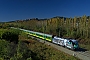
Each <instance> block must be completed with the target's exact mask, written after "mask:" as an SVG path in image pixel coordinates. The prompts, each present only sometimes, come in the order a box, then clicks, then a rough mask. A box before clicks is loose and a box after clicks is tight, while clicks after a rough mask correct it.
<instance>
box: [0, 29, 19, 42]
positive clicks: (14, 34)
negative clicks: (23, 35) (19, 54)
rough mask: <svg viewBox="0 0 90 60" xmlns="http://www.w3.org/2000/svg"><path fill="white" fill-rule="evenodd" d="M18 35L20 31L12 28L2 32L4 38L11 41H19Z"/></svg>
mask: <svg viewBox="0 0 90 60" xmlns="http://www.w3.org/2000/svg"><path fill="white" fill-rule="evenodd" d="M18 36H19V32H18V31H15V30H10V31H5V32H4V33H3V34H2V39H5V40H7V41H10V42H15V43H18Z"/></svg>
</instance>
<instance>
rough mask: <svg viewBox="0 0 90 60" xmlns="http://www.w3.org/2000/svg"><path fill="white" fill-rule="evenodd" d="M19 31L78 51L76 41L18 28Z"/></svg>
mask: <svg viewBox="0 0 90 60" xmlns="http://www.w3.org/2000/svg"><path fill="white" fill-rule="evenodd" d="M12 28H13V27H12ZM19 30H21V31H24V32H25V33H26V34H28V35H31V36H33V37H37V38H40V39H43V40H45V41H49V42H51V43H54V44H57V45H60V46H63V47H66V48H68V49H71V50H77V49H79V44H78V41H77V40H75V39H68V38H60V37H57V36H55V35H50V34H45V33H41V32H35V31H30V30H26V29H21V28H19Z"/></svg>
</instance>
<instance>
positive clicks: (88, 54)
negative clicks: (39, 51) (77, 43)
mask: <svg viewBox="0 0 90 60" xmlns="http://www.w3.org/2000/svg"><path fill="white" fill-rule="evenodd" d="M32 38H34V39H36V40H38V41H39V42H41V43H45V44H48V45H49V46H52V47H54V48H56V49H58V50H60V51H63V52H65V53H67V54H69V55H72V56H74V57H77V58H80V59H81V60H90V51H87V50H85V49H82V48H80V50H78V51H72V50H69V49H67V48H64V47H61V46H59V45H56V44H53V43H50V42H47V41H44V40H42V39H39V38H35V37H32Z"/></svg>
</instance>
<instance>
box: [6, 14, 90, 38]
mask: <svg viewBox="0 0 90 60" xmlns="http://www.w3.org/2000/svg"><path fill="white" fill-rule="evenodd" d="M7 25H9V26H14V27H19V28H25V29H28V30H33V31H37V32H42V33H48V34H52V35H56V36H59V37H68V38H74V39H79V38H80V39H89V38H90V36H89V35H90V17H89V16H86V15H84V16H82V17H74V18H65V17H54V18H50V19H44V20H39V19H33V20H30V19H27V20H20V21H15V22H8V23H7Z"/></svg>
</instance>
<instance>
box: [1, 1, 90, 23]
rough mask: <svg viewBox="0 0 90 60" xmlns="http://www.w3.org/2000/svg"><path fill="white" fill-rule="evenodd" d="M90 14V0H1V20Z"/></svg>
mask: <svg viewBox="0 0 90 60" xmlns="http://www.w3.org/2000/svg"><path fill="white" fill-rule="evenodd" d="M83 15H86V16H89V15H90V0H0V22H8V21H15V20H23V19H30V18H40V19H42V18H52V17H55V16H61V17H62V16H63V17H79V16H83Z"/></svg>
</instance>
